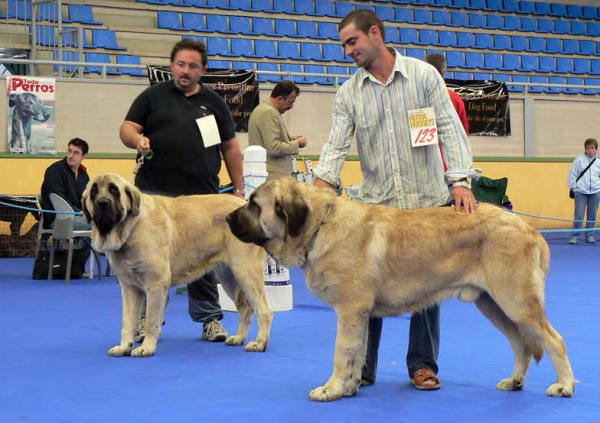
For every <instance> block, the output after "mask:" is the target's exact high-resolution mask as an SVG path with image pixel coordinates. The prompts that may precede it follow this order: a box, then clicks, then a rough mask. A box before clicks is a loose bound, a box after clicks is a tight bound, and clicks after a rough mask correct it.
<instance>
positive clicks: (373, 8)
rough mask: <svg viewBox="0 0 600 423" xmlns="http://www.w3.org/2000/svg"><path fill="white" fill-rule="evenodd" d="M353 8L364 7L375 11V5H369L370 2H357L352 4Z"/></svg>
mask: <svg viewBox="0 0 600 423" xmlns="http://www.w3.org/2000/svg"><path fill="white" fill-rule="evenodd" d="M354 8H355V9H366V10H370V11H371V12H375V7H373V6H371V5H370V4H360V3H357V4H355V5H354Z"/></svg>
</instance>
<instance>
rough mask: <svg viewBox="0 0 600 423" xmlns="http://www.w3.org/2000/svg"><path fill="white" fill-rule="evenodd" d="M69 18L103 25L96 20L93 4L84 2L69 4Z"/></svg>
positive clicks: (87, 23)
mask: <svg viewBox="0 0 600 423" xmlns="http://www.w3.org/2000/svg"><path fill="white" fill-rule="evenodd" d="M69 19H70V20H71V21H72V22H79V23H82V24H86V25H102V22H100V21H96V20H94V14H93V11H92V6H87V5H83V4H69Z"/></svg>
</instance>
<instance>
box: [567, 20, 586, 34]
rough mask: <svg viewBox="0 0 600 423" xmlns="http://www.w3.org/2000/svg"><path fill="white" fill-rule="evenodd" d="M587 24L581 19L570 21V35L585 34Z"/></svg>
mask: <svg viewBox="0 0 600 423" xmlns="http://www.w3.org/2000/svg"><path fill="white" fill-rule="evenodd" d="M586 34H587V25H586V24H585V22H582V21H571V35H586Z"/></svg>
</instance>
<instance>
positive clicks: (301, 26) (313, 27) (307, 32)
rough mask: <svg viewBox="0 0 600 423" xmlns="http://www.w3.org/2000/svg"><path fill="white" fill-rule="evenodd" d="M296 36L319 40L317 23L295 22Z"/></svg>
mask: <svg viewBox="0 0 600 423" xmlns="http://www.w3.org/2000/svg"><path fill="white" fill-rule="evenodd" d="M296 27H297V31H298V35H303V36H304V37H305V38H321V37H319V34H318V33H317V23H316V22H315V21H296Z"/></svg>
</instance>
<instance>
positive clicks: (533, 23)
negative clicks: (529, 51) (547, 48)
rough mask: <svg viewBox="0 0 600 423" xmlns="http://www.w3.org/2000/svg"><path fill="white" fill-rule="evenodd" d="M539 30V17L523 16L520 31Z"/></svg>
mask: <svg viewBox="0 0 600 423" xmlns="http://www.w3.org/2000/svg"><path fill="white" fill-rule="evenodd" d="M537 30H538V25H537V18H530V17H527V16H523V17H522V18H521V27H520V28H519V31H523V32H537Z"/></svg>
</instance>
